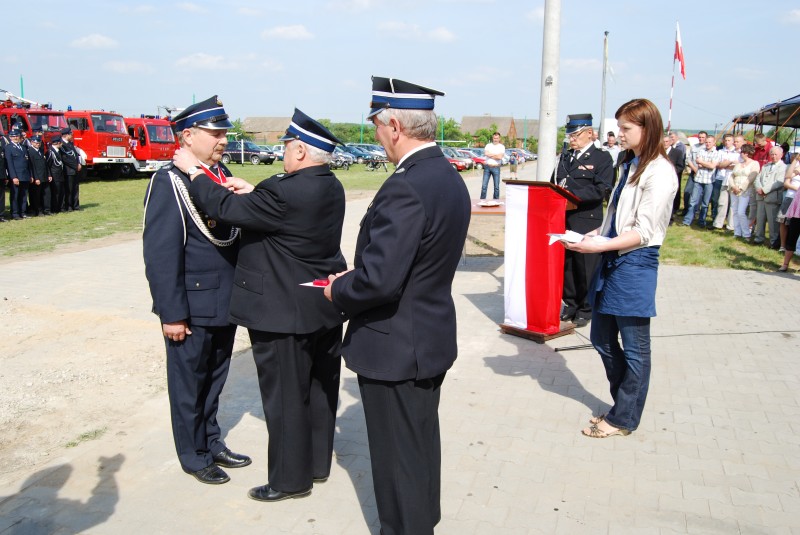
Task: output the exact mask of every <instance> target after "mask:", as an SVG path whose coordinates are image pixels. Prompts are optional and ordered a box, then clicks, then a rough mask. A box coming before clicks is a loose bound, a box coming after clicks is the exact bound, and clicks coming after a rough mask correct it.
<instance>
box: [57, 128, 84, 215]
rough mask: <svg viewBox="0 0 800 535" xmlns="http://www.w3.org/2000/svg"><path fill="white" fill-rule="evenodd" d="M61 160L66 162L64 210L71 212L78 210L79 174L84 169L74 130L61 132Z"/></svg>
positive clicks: (66, 129)
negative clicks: (74, 137) (74, 138)
mask: <svg viewBox="0 0 800 535" xmlns="http://www.w3.org/2000/svg"><path fill="white" fill-rule="evenodd" d="M61 139H62V145H61V160H62V161H63V162H64V176H65V177H66V181H65V182H64V207H63V208H64V210H65V211H66V212H71V211H72V210H74V209H75V208H76V205H75V203H76V202H77V196H78V180H79V178H78V173H80V170H81V169H82V168H83V167H82V166H81V162H80V155H79V154H78V149H76V148H75V144H74V143H73V142H72V139H73V135H72V129H71V128H70V127H66V128H64V129H63V130H62V131H61Z"/></svg>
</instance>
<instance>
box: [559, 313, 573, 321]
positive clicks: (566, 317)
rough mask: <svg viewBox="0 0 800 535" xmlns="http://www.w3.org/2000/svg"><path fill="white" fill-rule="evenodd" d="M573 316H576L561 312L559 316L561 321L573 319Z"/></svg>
mask: <svg viewBox="0 0 800 535" xmlns="http://www.w3.org/2000/svg"><path fill="white" fill-rule="evenodd" d="M573 318H574V316H570V315H569V314H561V316H559V319H560V320H561V321H572V319H573Z"/></svg>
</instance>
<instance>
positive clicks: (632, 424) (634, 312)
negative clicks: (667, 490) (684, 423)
mask: <svg viewBox="0 0 800 535" xmlns="http://www.w3.org/2000/svg"><path fill="white" fill-rule="evenodd" d="M615 117H616V118H617V124H618V126H619V133H620V135H619V140H620V143H621V145H622V148H623V149H626V151H627V152H626V154H625V157H624V160H623V161H624V163H623V166H622V169H623V171H622V178H621V179H620V181H619V183H618V184H617V186H616V188H615V189H614V193H613V195H612V196H611V200H610V202H609V205H608V210H607V212H606V216H605V219H604V220H603V224H602V226H601V227H600V228H599V229H597V230H595V231H593V232H590V233H588V234H587V235H586V237H585V238H584V239H583V241H581V242H579V243H575V244H567V243H565V244H564V246H565V247H567V248H568V249H571V250H573V251H578V252H581V253H602V254H603V256H602V260H601V262H600V265H599V267H598V269H597V271H596V272H595V276H594V280H593V281H592V285H591V288H590V294H593V296H592V297H593V303H592V328H591V335H590V337H591V341H592V345H593V346H594V348H595V349H596V350H597V352H598V353H600V357H601V358H602V361H603V365H604V366H605V370H606V376H607V377H608V381H609V383H610V388H611V397H612V399H613V400H614V405H613V407H612V408H611V410H610V411H608V413H607V414H601V415H599V416H593V417H592V418H591V419H590V420H589V423H590V424H591V425H590V426H589V427H587V428H586V429H584V430H583V431H582V433H583V434H584V435H586V436H588V437H592V438H607V437H610V436H615V435H628V434H630V433H631V431H634V430H636V428H637V427H638V426H639V421H640V420H641V417H642V411H643V410H644V404H645V400H646V399H647V390H648V387H649V385H650V318H652V317H654V316H655V315H656V307H655V296H656V282H657V277H658V256H659V247H660V246H661V244H662V243H663V242H664V236H665V235H666V232H667V226H668V225H669V221H670V216H671V212H672V200H673V198H674V197H675V193H676V191H677V184H676V182H675V168H674V167H673V166H672V163H670V161H669V160H668V159H667V155H666V153H665V152H664V146H663V144H662V142H661V139H662V135H663V132H664V126H663V122H662V120H661V114H660V113H659V111H658V108H656V106H655V105H654V104H653V103H652V102H650V101H649V100H646V99H635V100H631V101H630V102H627V103H625V104H623V105H622V106H621V107H620V108H619V110H617V113H616V115H615ZM620 338H621V342H622V343H621V344H620Z"/></svg>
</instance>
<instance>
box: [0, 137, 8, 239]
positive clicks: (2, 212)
mask: <svg viewBox="0 0 800 535" xmlns="http://www.w3.org/2000/svg"><path fill="white" fill-rule="evenodd" d="M8 143H9V141H8V140H7V139H6V136H4V135H3V132H2V130H0V223H5V222H6V183H8V173H7V172H6V145H8Z"/></svg>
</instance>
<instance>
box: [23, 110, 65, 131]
mask: <svg viewBox="0 0 800 535" xmlns="http://www.w3.org/2000/svg"><path fill="white" fill-rule="evenodd" d="M28 118H30V120H31V128H33V129H34V130H41V131H42V132H47V131H51V130H61V129H62V128H65V127H66V126H67V120H66V119H64V115H63V114H58V113H36V114H34V113H31V114H30V115H28Z"/></svg>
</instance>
